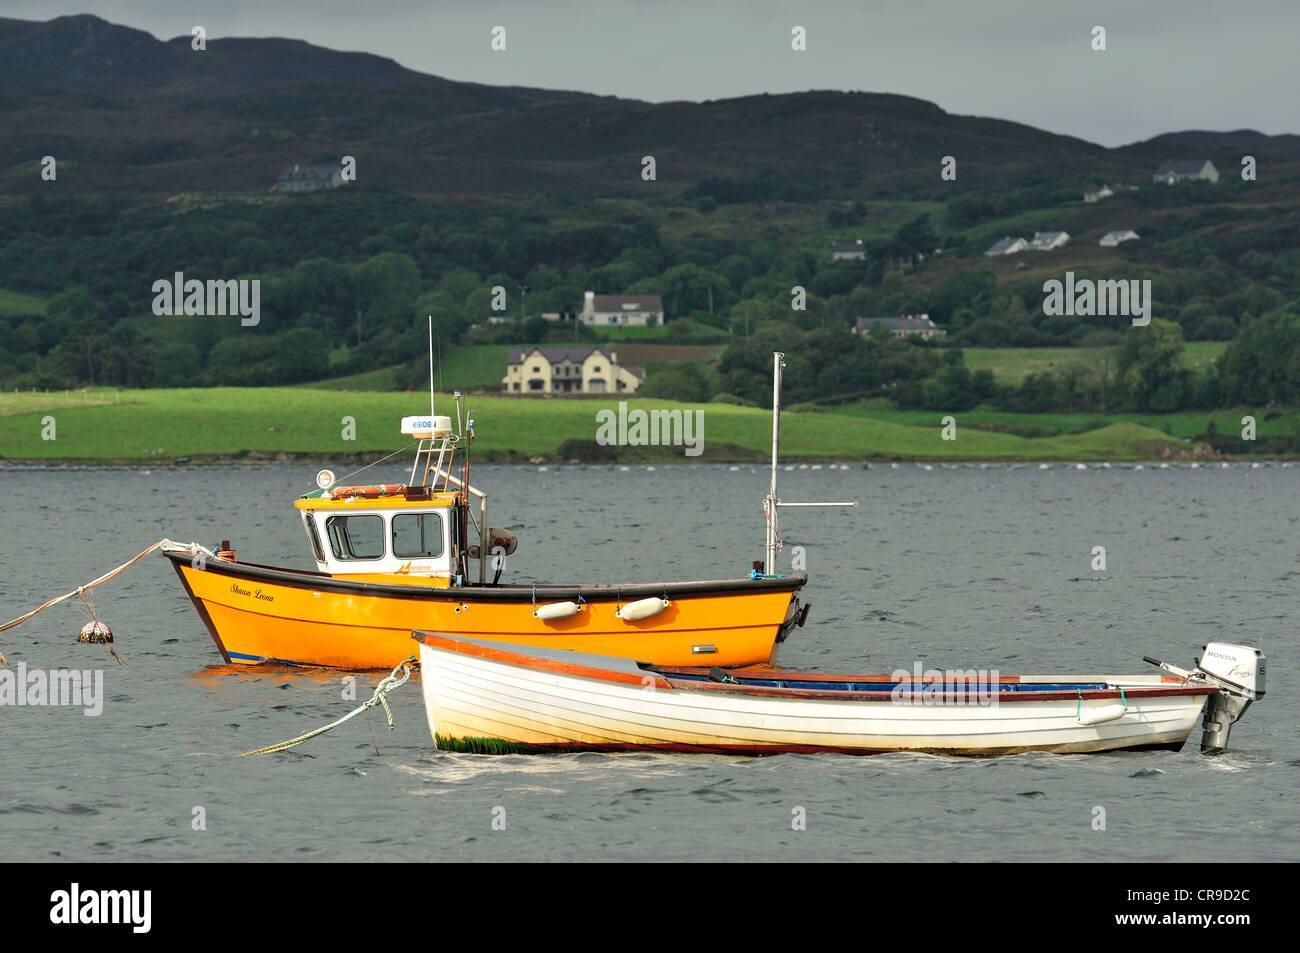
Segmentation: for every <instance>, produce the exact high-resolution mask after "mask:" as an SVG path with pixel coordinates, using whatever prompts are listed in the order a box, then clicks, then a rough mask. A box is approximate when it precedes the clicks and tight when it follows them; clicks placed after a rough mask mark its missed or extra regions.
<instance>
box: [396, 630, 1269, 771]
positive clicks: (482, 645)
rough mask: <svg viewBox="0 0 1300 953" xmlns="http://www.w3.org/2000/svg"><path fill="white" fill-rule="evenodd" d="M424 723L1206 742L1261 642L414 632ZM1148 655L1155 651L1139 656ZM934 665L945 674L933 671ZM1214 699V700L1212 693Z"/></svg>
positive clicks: (467, 736)
mask: <svg viewBox="0 0 1300 953" xmlns="http://www.w3.org/2000/svg"><path fill="white" fill-rule="evenodd" d="M413 636H414V638H415V639H416V640H417V641H418V642H419V643H420V664H421V678H422V681H423V691H424V703H425V710H426V712H427V714H428V719H429V729H430V731H431V732H432V734H433V736H434V741H435V744H436V745H437V746H438V747H439V748H442V749H446V750H462V751H477V752H485V753H503V752H552V751H584V750H595V751H622V750H640V749H651V750H666V751H701V752H717V753H728V754H746V755H759V754H777V753H783V752H815V751H834V752H842V753H848V754H874V753H879V752H886V751H924V752H932V753H936V754H946V755H974V756H987V755H1001V754H1014V753H1018V752H1025V751H1049V752H1089V751H1111V750H1115V749H1120V748H1139V749H1152V748H1167V749H1173V750H1177V749H1180V748H1181V747H1182V746H1183V744H1184V742H1186V741H1187V738H1188V736H1189V735H1190V734H1191V731H1192V729H1193V727H1195V725H1196V721H1197V719H1198V718H1201V717H1202V715H1204V716H1205V723H1206V735H1205V739H1204V740H1203V743H1202V749H1203V750H1207V751H1216V750H1221V749H1222V748H1223V747H1225V746H1226V744H1227V735H1228V729H1229V728H1230V727H1231V725H1232V723H1233V722H1235V721H1236V720H1237V718H1239V717H1240V716H1241V714H1242V713H1243V712H1244V711H1245V709H1246V707H1247V706H1248V705H1249V704H1250V702H1251V701H1253V700H1254V699H1256V698H1259V697H1261V696H1262V695H1263V694H1264V658H1263V655H1262V654H1261V653H1260V652H1259V651H1258V650H1257V649H1253V648H1250V647H1247V646H1237V645H1226V644H1223V643H1211V644H1210V645H1208V646H1206V647H1205V652H1204V657H1203V659H1202V660H1201V662H1200V663H1199V664H1198V667H1197V668H1195V669H1194V670H1191V671H1185V670H1182V669H1177V668H1175V667H1174V666H1171V665H1166V664H1164V663H1160V662H1155V664H1157V665H1160V666H1161V667H1162V668H1164V669H1165V670H1166V672H1167V673H1169V674H1163V675H1124V676H1111V675H1107V676H1072V675H1046V676H1018V677H1017V676H986V675H983V674H982V673H976V672H959V673H956V675H958V676H961V677H960V678H950V677H948V676H951V675H953V673H925V674H924V675H922V674H921V673H918V676H920V677H919V678H918V679H913V678H911V677H910V676H909V677H902V676H900V675H893V676H887V675H852V676H850V675H822V674H810V673H798V672H789V671H783V670H778V669H759V668H751V669H733V670H730V671H726V670H722V669H717V668H715V669H707V668H666V667H662V666H654V665H649V664H646V663H640V662H634V661H630V660H627V659H620V658H612V657H608V656H603V655H591V654H587V653H581V652H572V651H564V650H554V649H542V648H532V647H527V646H520V645H509V644H504V643H496V642H488V641H483V640H480V639H473V638H465V637H457V636H449V635H441V634H437V633H431V632H415V633H413ZM1148 661H1154V660H1150V659H1148ZM935 674H939V675H941V676H942V677H939V678H934V677H933V675H935ZM1207 703H1208V704H1207Z"/></svg>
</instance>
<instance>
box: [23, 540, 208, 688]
mask: <svg viewBox="0 0 1300 953" xmlns="http://www.w3.org/2000/svg"><path fill="white" fill-rule="evenodd" d="M155 549H165V550H168V551H169V552H174V553H176V552H181V553H190V554H192V555H194V556H198V555H200V554H202V555H204V556H208V557H214V556H215V554H214V553H213V552H212V550H210V549H208V548H207V547H205V546H200V545H199V544H198V543H177V542H175V541H173V540H170V539H160V540H158V542H156V543H154V544H153V545H152V546H150V547H149V548H148V549H146V550H145V551H144V552H142V553H140V554H139V555H138V556H135V557H133V558H131V559H128V560H127V561H126V562H124V563H122V565H120V566H118V567H117V568H116V569H114V570H112V571H110V572H106V573H104V575H102V576H100V577H99V578H98V579H96V580H94V581H93V582H88V583H86V584H85V585H84V586H78V587H77V588H76V589H73V590H72V591H71V592H66V593H64V594H63V595H61V596H57V597H55V598H53V599H51V600H50V601H49V602H45V603H42V604H41V605H39V606H37V607H36V608H35V609H33V610H32V611H31V612H28V613H27V614H26V615H20V616H19V617H18V618H16V619H12V620H10V621H9V622H6V623H5V624H4V625H0V632H4V631H5V630H7V629H12V628H13V627H14V626H16V625H21V624H22V623H24V622H26V621H27V620H28V619H30V618H31V617H32V616H34V615H36V613H38V612H44V611H45V610H46V609H48V608H49V607H50V606H57V605H58V604H59V603H60V602H63V601H64V600H65V599H71V598H72V597H73V596H82V597H83V598H84V595H83V594H84V593H86V592H88V591H89V590H91V589H94V588H95V587H96V586H98V585H100V584H101V583H105V582H108V580H110V579H112V578H113V577H114V576H116V575H117V574H118V573H120V572H122V571H123V570H124V569H126V568H127V567H128V566H130V565H132V564H133V563H136V562H138V561H139V560H141V559H143V558H144V557H145V556H148V555H149V554H150V553H151V552H153V551H154V550H155ZM8 665H9V661H8V660H7V659H6V658H5V657H4V653H3V652H0V668H6V667H7V666H8Z"/></svg>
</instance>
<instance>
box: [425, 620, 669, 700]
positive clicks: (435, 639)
mask: <svg viewBox="0 0 1300 953" xmlns="http://www.w3.org/2000/svg"><path fill="white" fill-rule="evenodd" d="M411 638H413V639H415V640H416V641H417V642H421V643H423V644H424V645H427V646H430V647H431V648H439V649H445V650H447V651H448V652H459V653H461V654H462V655H473V656H474V657H476V658H482V659H487V660H488V661H491V662H505V663H506V664H508V665H520V664H525V665H526V666H527V667H528V668H531V669H541V670H542V671H546V672H555V673H556V674H557V675H573V676H575V677H577V678H591V679H597V680H599V681H602V682H623V683H625V684H628V685H643V686H645V687H647V688H649V687H651V686H653V687H654V688H672V687H673V686H672V685H671V684H670V683H669V682H668V680H667V679H666V678H664V677H662V676H660V675H655V674H654V673H652V672H645V673H644V674H641V675H638V674H636V673H635V672H616V671H611V670H610V669H605V668H592V667H591V666H589V665H577V664H575V663H573V662H557V661H554V660H552V659H547V658H537V657H536V656H532V655H523V654H521V653H519V652H510V651H508V650H505V649H494V648H489V647H488V646H486V645H473V644H471V643H469V642H463V641H461V640H459V639H449V638H446V637H445V636H441V635H437V634H435V633H433V632H412V633H411Z"/></svg>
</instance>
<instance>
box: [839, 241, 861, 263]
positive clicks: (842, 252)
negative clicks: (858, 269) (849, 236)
mask: <svg viewBox="0 0 1300 953" xmlns="http://www.w3.org/2000/svg"><path fill="white" fill-rule="evenodd" d="M866 257H867V247H866V246H865V245H863V244H862V239H860V238H859V239H858V240H857V241H853V242H831V261H865V260H866Z"/></svg>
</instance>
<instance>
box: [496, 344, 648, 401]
mask: <svg viewBox="0 0 1300 953" xmlns="http://www.w3.org/2000/svg"><path fill="white" fill-rule="evenodd" d="M643 383H645V369H644V368H641V367H625V366H623V365H621V364H619V363H618V354H617V353H615V352H614V351H609V350H606V349H605V348H603V347H512V348H511V349H510V351H509V353H508V354H507V355H506V376H505V377H503V378H502V379H501V384H502V389H503V390H504V391H505V392H506V393H507V394H610V393H623V394H628V393H631V392H632V391H635V390H636V389H637V388H638V387H640V386H641V385H642V384H643Z"/></svg>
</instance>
